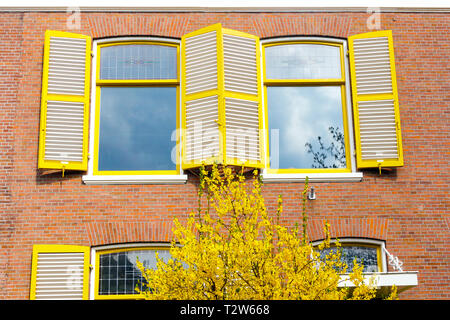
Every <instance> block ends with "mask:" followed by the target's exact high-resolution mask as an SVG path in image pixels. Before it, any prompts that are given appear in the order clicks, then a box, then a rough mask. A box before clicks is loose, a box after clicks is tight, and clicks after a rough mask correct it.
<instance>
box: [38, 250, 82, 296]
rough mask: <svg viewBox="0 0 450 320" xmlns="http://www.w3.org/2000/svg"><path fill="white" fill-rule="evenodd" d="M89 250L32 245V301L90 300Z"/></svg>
mask: <svg viewBox="0 0 450 320" xmlns="http://www.w3.org/2000/svg"><path fill="white" fill-rule="evenodd" d="M89 251H90V249H89V247H84V246H70V245H34V246H33V261H32V270H31V286H30V299H31V300H53V299H56V300H62V299H70V300H87V299H89V255H90V253H89Z"/></svg>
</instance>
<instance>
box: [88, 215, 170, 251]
mask: <svg viewBox="0 0 450 320" xmlns="http://www.w3.org/2000/svg"><path fill="white" fill-rule="evenodd" d="M173 227H174V224H173V222H172V221H157V222H154V221H152V222H93V223H89V224H87V225H86V229H87V234H88V237H89V244H90V245H91V246H98V245H107V244H112V243H131V242H170V241H172V235H173V233H172V228H173Z"/></svg>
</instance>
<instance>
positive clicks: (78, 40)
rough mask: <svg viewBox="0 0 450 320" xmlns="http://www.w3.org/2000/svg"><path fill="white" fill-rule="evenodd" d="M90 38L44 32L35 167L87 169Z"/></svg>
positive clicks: (50, 31)
mask: <svg viewBox="0 0 450 320" xmlns="http://www.w3.org/2000/svg"><path fill="white" fill-rule="evenodd" d="M90 62H91V38H90V37H89V36H85V35H80V34H75V33H68V32H62V31H53V30H47V31H46V33H45V45H44V58H43V64H44V65H43V75H42V94H41V121H40V132H39V161H38V167H39V169H61V170H83V171H85V170H87V150H88V149H87V147H88V141H87V140H88V120H89V119H88V112H89V83H90V82H89V79H90V73H91V71H90Z"/></svg>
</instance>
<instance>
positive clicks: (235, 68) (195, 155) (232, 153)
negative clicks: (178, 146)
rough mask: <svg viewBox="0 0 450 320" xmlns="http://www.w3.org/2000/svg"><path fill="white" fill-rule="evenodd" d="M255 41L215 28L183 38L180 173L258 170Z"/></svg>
mask: <svg viewBox="0 0 450 320" xmlns="http://www.w3.org/2000/svg"><path fill="white" fill-rule="evenodd" d="M259 64H260V53H259V39H258V37H256V36H253V35H250V34H246V33H243V32H239V31H234V30H230V29H225V28H222V26H221V24H215V25H212V26H209V27H206V28H203V29H200V30H197V31H194V32H192V33H189V34H187V35H185V36H183V38H182V74H183V83H184V86H183V129H184V132H185V134H184V135H183V139H184V140H183V169H190V168H195V167H199V166H201V165H202V164H204V165H211V164H213V163H219V164H225V165H244V166H247V167H262V160H261V158H262V157H261V139H260V134H261V132H262V130H261V129H262V120H261V89H260V77H259Z"/></svg>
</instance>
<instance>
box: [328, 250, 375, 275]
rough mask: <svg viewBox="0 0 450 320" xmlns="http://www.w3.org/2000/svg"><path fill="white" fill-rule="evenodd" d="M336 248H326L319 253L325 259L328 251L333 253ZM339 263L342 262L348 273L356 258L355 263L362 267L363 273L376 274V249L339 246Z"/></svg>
mask: <svg viewBox="0 0 450 320" xmlns="http://www.w3.org/2000/svg"><path fill="white" fill-rule="evenodd" d="M334 250H336V248H333V247H331V248H327V249H323V250H322V251H321V252H320V255H321V257H322V258H325V256H326V255H328V254H329V253H330V251H334ZM340 250H341V261H344V262H345V263H346V264H347V266H348V269H347V271H348V272H350V271H351V270H353V266H354V265H353V260H354V258H356V261H357V262H358V263H359V264H363V265H364V269H363V271H364V272H378V258H377V248H374V247H365V246H341V247H340Z"/></svg>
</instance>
